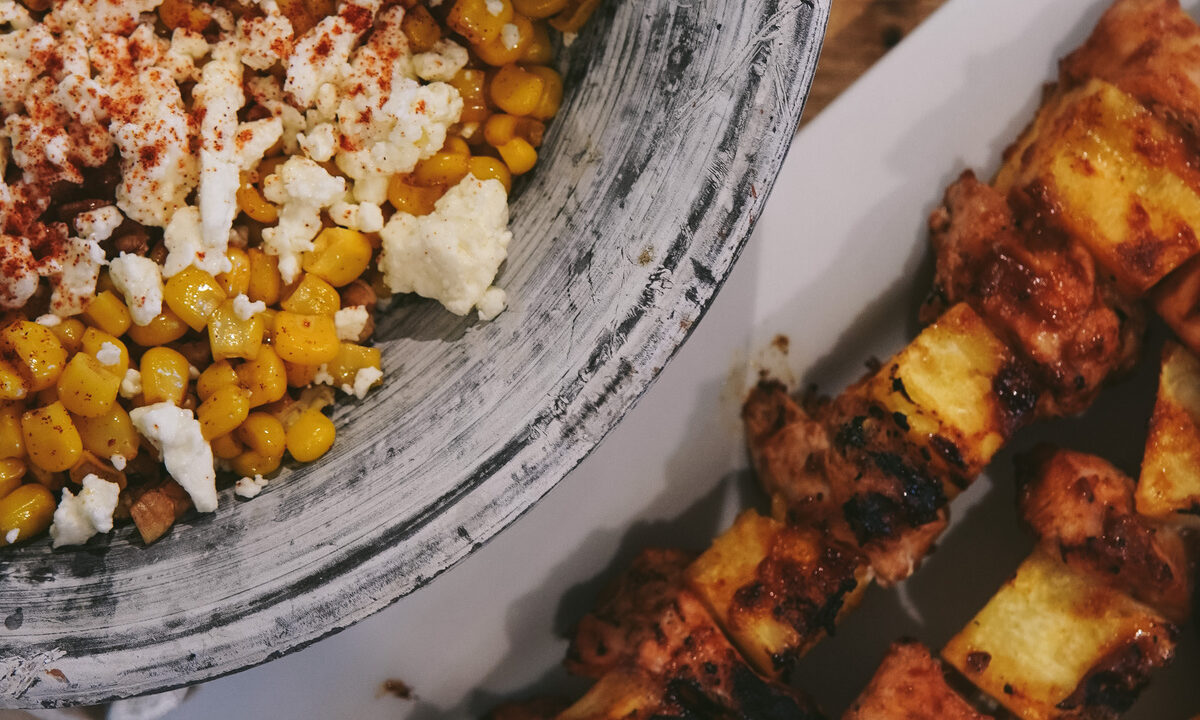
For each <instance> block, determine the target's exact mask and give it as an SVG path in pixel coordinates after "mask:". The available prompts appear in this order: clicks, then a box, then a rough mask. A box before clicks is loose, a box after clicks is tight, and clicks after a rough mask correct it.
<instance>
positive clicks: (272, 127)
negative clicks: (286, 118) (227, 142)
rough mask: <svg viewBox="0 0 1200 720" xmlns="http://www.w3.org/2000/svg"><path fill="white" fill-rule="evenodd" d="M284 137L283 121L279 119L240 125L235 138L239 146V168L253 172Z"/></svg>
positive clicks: (267, 119) (266, 119)
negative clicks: (264, 156)
mask: <svg viewBox="0 0 1200 720" xmlns="http://www.w3.org/2000/svg"><path fill="white" fill-rule="evenodd" d="M281 137H283V121H282V120H280V119H279V118H277V117H271V118H265V119H263V120H253V121H251V122H244V123H242V124H241V125H238V131H237V135H236V136H235V137H234V141H235V144H236V146H237V156H238V167H239V168H240V169H242V170H253V169H254V168H256V167H258V163H259V161H261V160H262V159H263V155H266V154H267V151H268V150H270V149H271V148H272V147H273V146H274V145H275V143H277V142H279V139H280V138H281Z"/></svg>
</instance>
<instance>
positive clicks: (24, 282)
mask: <svg viewBox="0 0 1200 720" xmlns="http://www.w3.org/2000/svg"><path fill="white" fill-rule="evenodd" d="M38 265H39V263H38V261H37V259H36V258H34V257H33V252H32V251H31V250H30V249H29V241H28V240H26V239H24V238H19V237H16V236H13V235H5V234H3V233H0V267H3V268H4V273H3V274H0V307H5V308H20V307H24V305H25V303H26V302H28V301H29V298H31V297H33V294H34V293H35V292H36V291H37V288H38ZM93 287H94V285H93ZM81 310H82V308H81Z"/></svg>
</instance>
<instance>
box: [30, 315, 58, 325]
mask: <svg viewBox="0 0 1200 720" xmlns="http://www.w3.org/2000/svg"><path fill="white" fill-rule="evenodd" d="M34 322H36V323H37V324H38V325H42V326H44V327H58V326H59V325H61V324H62V318H60V317H59V316H57V315H39V316H38V318H37V320H35V321H34Z"/></svg>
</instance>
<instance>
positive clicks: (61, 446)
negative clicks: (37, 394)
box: [21, 402, 83, 472]
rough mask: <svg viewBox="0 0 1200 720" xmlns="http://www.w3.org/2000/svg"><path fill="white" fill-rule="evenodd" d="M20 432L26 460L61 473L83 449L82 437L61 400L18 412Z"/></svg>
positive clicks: (44, 468)
mask: <svg viewBox="0 0 1200 720" xmlns="http://www.w3.org/2000/svg"><path fill="white" fill-rule="evenodd" d="M21 434H22V436H23V437H24V439H25V450H26V452H27V453H29V460H30V462H32V463H33V464H34V465H36V466H38V467H40V468H42V469H43V470H49V471H50V472H62V471H63V470H66V469H67V468H69V467H71V466H72V465H74V464H75V462H76V461H77V460H79V454H80V453H82V452H83V440H82V439H81V438H80V437H79V431H78V430H76V429H75V423H73V422H71V416H70V415H68V414H67V409H66V408H65V407H63V404H62V403H61V402H56V403H52V404H50V405H47V406H46V407H44V408H38V409H36V410H30V411H28V412H26V413H25V414H24V415H22V416H21Z"/></svg>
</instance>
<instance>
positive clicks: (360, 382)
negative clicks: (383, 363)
mask: <svg viewBox="0 0 1200 720" xmlns="http://www.w3.org/2000/svg"><path fill="white" fill-rule="evenodd" d="M382 379H383V371H382V370H380V369H379V368H373V367H365V368H362V369H360V370H359V371H358V372H356V373H354V387H351V386H349V385H343V386H342V392H344V393H346V394H347V395H353V396H354V397H356V398H358V399H359V400H362V399H363V398H365V397H366V396H367V392H368V391H369V390H370V389H371V387H372V386H374V385H375V384H376V383H378V382H379V381H380V380H382Z"/></svg>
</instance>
